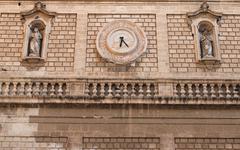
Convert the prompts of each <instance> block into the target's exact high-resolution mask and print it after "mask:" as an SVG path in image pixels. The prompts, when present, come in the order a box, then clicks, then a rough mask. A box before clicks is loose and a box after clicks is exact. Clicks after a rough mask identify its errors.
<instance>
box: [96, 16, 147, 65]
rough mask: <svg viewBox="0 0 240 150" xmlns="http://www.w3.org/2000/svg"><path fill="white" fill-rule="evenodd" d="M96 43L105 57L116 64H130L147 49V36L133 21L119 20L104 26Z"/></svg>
mask: <svg viewBox="0 0 240 150" xmlns="http://www.w3.org/2000/svg"><path fill="white" fill-rule="evenodd" d="M96 44H97V49H98V52H99V54H100V55H101V56H102V57H103V58H105V59H107V60H108V61H111V62H113V63H116V64H128V63H131V62H133V61H134V60H136V59H137V58H138V57H140V56H141V55H142V54H143V53H144V52H145V51H146V47H147V38H146V35H145V33H144V31H143V30H141V29H140V28H139V27H138V26H137V25H136V24H134V23H133V22H130V21H126V20H117V21H113V22H111V23H109V24H107V25H106V26H105V27H103V29H102V30H101V31H100V32H99V34H98V36H97V41H96Z"/></svg>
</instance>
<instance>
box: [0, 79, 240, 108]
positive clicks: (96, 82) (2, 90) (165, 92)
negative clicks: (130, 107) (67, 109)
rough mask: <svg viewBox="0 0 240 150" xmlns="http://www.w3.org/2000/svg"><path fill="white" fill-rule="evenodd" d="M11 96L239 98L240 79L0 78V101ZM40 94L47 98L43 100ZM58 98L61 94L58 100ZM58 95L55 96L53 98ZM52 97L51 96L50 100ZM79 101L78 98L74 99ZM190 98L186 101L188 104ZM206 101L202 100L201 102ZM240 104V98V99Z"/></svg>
mask: <svg viewBox="0 0 240 150" xmlns="http://www.w3.org/2000/svg"><path fill="white" fill-rule="evenodd" d="M9 97H12V98H15V97H23V100H24V99H26V98H25V97H29V98H35V99H38V98H39V99H38V100H46V99H47V98H52V101H54V100H56V101H57V100H58V101H61V102H62V103H66V102H71V103H74V102H80V101H81V100H83V101H84V102H94V101H91V100H94V99H96V98H99V99H102V100H103V101H104V99H106V101H107V102H109V103H111V101H109V100H111V99H112V98H114V99H117V100H122V102H126V100H125V99H131V102H133V101H134V100H136V103H139V102H143V103H150V102H151V101H149V100H148V99H150V100H151V99H152V100H154V101H155V103H163V102H164V104H165V103H167V104H174V103H176V102H177V101H178V100H180V102H179V104H180V103H182V102H181V100H182V99H186V100H187V99H189V100H190V99H191V100H198V99H204V100H214V103H215V101H218V99H219V100H232V99H234V100H238V99H240V82H239V81H230V80H229V81H227V80H226V81H217V80H199V81H198V80H190V79H189V80H130V79H129V80H113V79H112V80H107V79H80V80H79V79H34V78H32V79H2V80H0V100H3V99H5V100H6V101H7V100H8V99H9ZM40 97H46V98H44V99H41V98H40ZM58 97H61V98H60V99H58ZM54 98H56V99H54ZM48 100H49V99H48ZM75 100H76V101H75ZM187 102H188V101H184V103H187ZM202 102H203V101H202ZM239 104H240V101H239Z"/></svg>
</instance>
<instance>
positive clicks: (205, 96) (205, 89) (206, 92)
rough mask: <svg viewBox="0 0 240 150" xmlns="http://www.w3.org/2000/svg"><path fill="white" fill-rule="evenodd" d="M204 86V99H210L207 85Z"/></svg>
mask: <svg viewBox="0 0 240 150" xmlns="http://www.w3.org/2000/svg"><path fill="white" fill-rule="evenodd" d="M202 85H203V97H204V98H207V97H208V91H207V84H205V83H204V84H202Z"/></svg>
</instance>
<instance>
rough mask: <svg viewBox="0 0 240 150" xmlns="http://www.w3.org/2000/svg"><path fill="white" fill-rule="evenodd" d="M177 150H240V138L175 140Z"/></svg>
mask: <svg viewBox="0 0 240 150" xmlns="http://www.w3.org/2000/svg"><path fill="white" fill-rule="evenodd" d="M175 145H176V150H182V149H184V150H185V149H191V150H196V149H202V150H204V149H208V150H217V149H229V150H231V149H234V150H239V149H240V139H239V138H175Z"/></svg>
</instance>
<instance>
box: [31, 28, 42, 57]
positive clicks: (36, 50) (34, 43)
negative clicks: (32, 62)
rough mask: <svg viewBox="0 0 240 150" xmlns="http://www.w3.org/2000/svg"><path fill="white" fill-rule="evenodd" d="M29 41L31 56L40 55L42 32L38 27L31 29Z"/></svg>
mask: <svg viewBox="0 0 240 150" xmlns="http://www.w3.org/2000/svg"><path fill="white" fill-rule="evenodd" d="M29 39H30V43H29V56H30V57H40V52H41V47H42V34H41V33H40V31H39V29H38V28H37V27H34V28H33V30H31V36H30V38H29Z"/></svg>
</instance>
